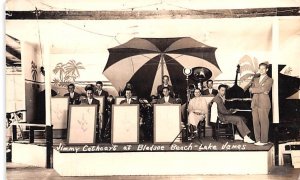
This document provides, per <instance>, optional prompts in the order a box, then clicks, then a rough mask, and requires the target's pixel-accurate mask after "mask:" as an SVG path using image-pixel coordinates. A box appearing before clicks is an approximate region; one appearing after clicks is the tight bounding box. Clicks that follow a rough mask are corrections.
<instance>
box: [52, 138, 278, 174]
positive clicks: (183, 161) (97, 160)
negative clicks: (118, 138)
mask: <svg viewBox="0 0 300 180" xmlns="http://www.w3.org/2000/svg"><path fill="white" fill-rule="evenodd" d="M272 166H274V146H273V144H268V145H265V146H255V145H253V144H246V143H243V142H242V141H234V142H232V141H230V140H227V139H220V140H219V141H218V142H217V141H215V140H213V139H212V138H206V139H201V142H200V141H198V140H194V141H193V142H184V143H175V144H172V145H170V144H164V145H159V144H155V145H153V144H152V143H143V144H137V145H117V144H115V145H111V144H96V145H81V146H70V145H66V144H65V143H64V142H59V143H56V144H55V146H54V147H53V168H54V169H55V170H56V171H57V173H58V174H60V175H61V176H107V175H198V174H268V172H269V170H270V169H271V167H272Z"/></svg>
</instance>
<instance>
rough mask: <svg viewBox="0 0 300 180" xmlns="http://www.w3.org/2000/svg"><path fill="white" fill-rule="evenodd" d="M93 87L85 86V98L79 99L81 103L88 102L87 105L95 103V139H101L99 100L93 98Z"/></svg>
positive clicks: (98, 140)
mask: <svg viewBox="0 0 300 180" xmlns="http://www.w3.org/2000/svg"><path fill="white" fill-rule="evenodd" d="M93 94H94V89H93V87H90V86H88V87H86V97H87V98H86V99H82V100H81V104H88V105H93V104H95V105H97V109H96V110H97V126H96V141H97V142H100V141H101V134H100V118H99V115H100V114H99V108H100V101H98V100H97V99H95V98H94V96H93Z"/></svg>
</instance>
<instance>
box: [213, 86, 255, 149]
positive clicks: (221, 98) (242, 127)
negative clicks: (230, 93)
mask: <svg viewBox="0 0 300 180" xmlns="http://www.w3.org/2000/svg"><path fill="white" fill-rule="evenodd" d="M226 89H227V86H226V85H224V84H221V85H219V87H218V94H217V95H216V96H215V97H214V98H213V100H212V102H216V103H217V108H218V116H219V118H220V120H221V121H222V122H225V123H227V122H228V123H232V124H234V125H236V126H237V129H238V131H239V132H240V134H241V135H242V137H243V138H244V142H246V143H254V141H253V140H252V139H250V138H249V136H248V134H249V133H250V130H249V128H248V127H247V125H246V124H245V121H246V119H245V118H244V117H242V116H237V115H232V114H234V113H236V110H233V109H230V110H227V109H226V107H225V105H224V103H225V93H226Z"/></svg>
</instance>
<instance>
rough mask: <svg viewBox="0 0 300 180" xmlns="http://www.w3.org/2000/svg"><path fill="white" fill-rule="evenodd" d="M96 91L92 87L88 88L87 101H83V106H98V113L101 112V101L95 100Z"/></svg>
mask: <svg viewBox="0 0 300 180" xmlns="http://www.w3.org/2000/svg"><path fill="white" fill-rule="evenodd" d="M93 94H94V89H93V88H92V87H87V88H86V97H87V98H86V99H82V100H81V104H89V105H91V104H96V105H97V112H99V108H100V101H98V100H97V99H95V98H94V95H93Z"/></svg>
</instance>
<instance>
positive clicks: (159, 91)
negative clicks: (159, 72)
mask: <svg viewBox="0 0 300 180" xmlns="http://www.w3.org/2000/svg"><path fill="white" fill-rule="evenodd" d="M169 80H170V79H169V76H167V75H164V76H163V79H162V81H163V84H161V85H159V86H157V96H159V97H160V98H161V97H163V92H162V91H163V88H164V87H168V88H169V90H170V95H171V96H172V97H173V95H174V91H173V87H172V86H171V85H169Z"/></svg>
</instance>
